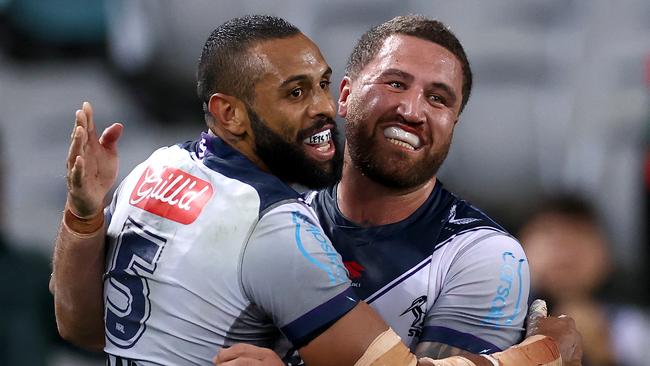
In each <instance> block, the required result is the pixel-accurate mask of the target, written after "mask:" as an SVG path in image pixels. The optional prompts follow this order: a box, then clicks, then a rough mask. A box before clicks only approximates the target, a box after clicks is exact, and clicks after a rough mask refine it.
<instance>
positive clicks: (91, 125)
mask: <svg viewBox="0 0 650 366" xmlns="http://www.w3.org/2000/svg"><path fill="white" fill-rule="evenodd" d="M81 109H82V111H83V114H84V115H85V117H86V120H87V122H88V125H87V128H88V134H89V135H91V136H94V134H95V121H94V120H93V107H92V106H91V105H90V103H89V102H83V104H82V105H81Z"/></svg>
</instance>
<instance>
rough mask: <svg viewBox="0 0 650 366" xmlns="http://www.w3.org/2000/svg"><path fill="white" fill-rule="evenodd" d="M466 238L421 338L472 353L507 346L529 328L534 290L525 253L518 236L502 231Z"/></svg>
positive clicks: (496, 349)
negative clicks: (526, 325) (526, 323)
mask: <svg viewBox="0 0 650 366" xmlns="http://www.w3.org/2000/svg"><path fill="white" fill-rule="evenodd" d="M465 235H467V234H465ZM463 241H464V243H463V247H462V248H461V249H460V250H459V251H458V253H457V255H456V256H455V257H454V258H453V260H452V262H451V264H450V266H449V271H448V273H447V274H446V277H445V279H444V282H443V286H442V288H441V292H440V295H439V297H438V298H437V299H436V300H435V303H434V304H433V306H432V307H431V308H430V309H429V311H428V312H427V314H426V317H425V320H424V324H423V325H424V327H423V332H422V336H421V337H420V340H419V343H420V345H422V343H423V342H438V343H443V344H447V345H449V346H453V347H456V348H460V349H463V350H466V351H469V352H472V353H492V352H495V351H499V350H503V349H505V348H508V347H510V346H511V345H513V344H515V343H517V342H519V340H520V339H521V336H522V334H523V330H524V328H523V327H524V319H525V317H526V310H527V300H528V293H529V290H530V275H529V270H528V262H527V259H526V256H525V254H524V251H523V249H522V248H521V245H520V244H519V243H518V242H517V241H516V240H515V239H514V238H512V237H510V236H508V235H505V234H502V233H498V232H491V233H487V234H486V233H484V232H483V233H480V234H477V233H474V234H470V235H468V236H467V237H466V238H465V239H463Z"/></svg>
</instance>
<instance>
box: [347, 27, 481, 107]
mask: <svg viewBox="0 0 650 366" xmlns="http://www.w3.org/2000/svg"><path fill="white" fill-rule="evenodd" d="M393 34H404V35H407V36H413V37H417V38H420V39H423V40H426V41H430V42H433V43H436V44H438V45H440V46H442V47H444V48H446V49H447V50H448V51H449V52H451V53H453V54H454V55H455V56H456V57H457V58H458V60H459V61H460V63H461V65H462V67H463V90H462V92H463V100H462V102H461V106H460V110H461V111H462V110H463V108H465V105H466V104H467V101H468V100H469V94H470V92H471V90H472V70H471V68H470V66H469V61H468V60H467V55H466V54H465V50H464V49H463V46H462V45H461V44H460V41H459V40H458V38H456V36H455V35H454V33H452V32H451V30H449V28H448V27H447V26H445V25H444V24H443V23H442V22H439V21H437V20H433V19H429V18H427V17H425V16H422V15H404V16H398V17H395V18H393V19H391V20H389V21H387V22H385V23H382V24H380V25H378V26H376V27H373V28H371V29H370V30H369V31H367V32H366V33H364V34H363V35H362V36H361V38H360V39H359V41H357V44H356V45H355V47H354V49H353V50H352V53H351V54H350V57H349V58H348V63H347V66H346V68H345V74H346V75H347V76H349V77H350V78H353V79H354V78H355V77H356V76H357V75H358V74H359V72H361V70H363V68H364V67H366V65H368V63H370V61H372V60H373V59H374V58H375V56H377V53H378V52H379V50H380V49H381V47H382V46H383V43H384V41H385V40H386V38H388V37H389V36H391V35H393Z"/></svg>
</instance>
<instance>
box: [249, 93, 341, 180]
mask: <svg viewBox="0 0 650 366" xmlns="http://www.w3.org/2000/svg"><path fill="white" fill-rule="evenodd" d="M246 109H247V111H248V115H249V118H250V121H251V128H252V129H253V133H254V134H255V153H256V154H257V156H258V157H259V158H260V159H261V160H262V161H263V162H264V164H266V166H267V167H268V168H269V171H270V172H271V173H272V174H273V175H275V176H277V177H278V178H280V179H282V180H283V181H285V182H288V183H297V184H300V185H303V186H305V187H307V188H309V189H322V188H326V187H329V186H332V185H334V184H336V183H337V182H338V181H339V180H341V172H342V166H343V153H342V149H341V148H340V143H339V141H338V130H337V128H336V123H335V122H334V120H333V119H331V118H323V119H322V120H318V121H315V122H316V123H315V126H312V127H310V128H309V129H305V130H301V131H300V132H299V133H298V134H297V136H296V140H295V141H294V142H288V141H286V140H285V139H284V138H282V136H280V135H279V134H277V133H275V132H274V131H272V130H271V129H270V128H269V127H268V126H267V124H266V123H265V122H264V121H263V120H262V119H261V118H260V117H259V116H258V115H257V113H255V111H254V110H253V109H252V108H250V107H249V106H247V107H246ZM327 124H332V126H333V127H332V138H331V141H332V143H333V144H334V147H335V149H336V150H335V152H334V157H333V158H332V159H331V160H330V161H329V162H327V163H326V164H325V166H323V163H319V162H316V161H314V160H312V159H310V158H309V157H308V156H307V155H305V152H304V151H303V150H302V145H303V140H304V139H305V138H307V137H309V135H310V134H312V133H313V132H314V131H316V129H318V128H321V127H323V126H325V125H327Z"/></svg>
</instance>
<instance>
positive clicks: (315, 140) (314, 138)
mask: <svg viewBox="0 0 650 366" xmlns="http://www.w3.org/2000/svg"><path fill="white" fill-rule="evenodd" d="M331 139H332V130H330V129H327V130H325V131H321V132H319V133H316V134H313V135H311V136H309V137H307V138H306V139H304V140H303V142H304V143H306V144H309V145H320V144H324V143H329V141H330V140H331Z"/></svg>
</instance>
